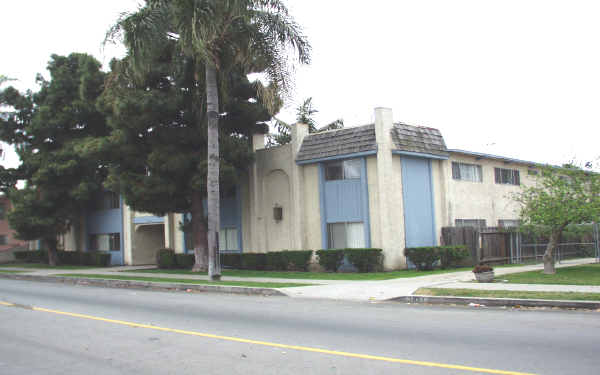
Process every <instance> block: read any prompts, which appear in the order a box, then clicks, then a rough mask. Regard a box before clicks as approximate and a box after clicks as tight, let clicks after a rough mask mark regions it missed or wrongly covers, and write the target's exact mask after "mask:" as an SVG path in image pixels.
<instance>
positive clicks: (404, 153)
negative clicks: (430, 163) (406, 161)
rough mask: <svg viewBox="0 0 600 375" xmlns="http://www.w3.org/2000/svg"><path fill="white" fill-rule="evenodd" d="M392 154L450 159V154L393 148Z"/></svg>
mask: <svg viewBox="0 0 600 375" xmlns="http://www.w3.org/2000/svg"><path fill="white" fill-rule="evenodd" d="M392 155H404V156H414V157H417V158H427V159H438V160H448V156H442V155H433V154H425V153H420V152H410V151H402V150H392Z"/></svg>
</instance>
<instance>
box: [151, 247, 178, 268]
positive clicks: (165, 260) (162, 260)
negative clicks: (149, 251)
mask: <svg viewBox="0 0 600 375" xmlns="http://www.w3.org/2000/svg"><path fill="white" fill-rule="evenodd" d="M156 264H157V265H158V268H162V269H170V268H177V259H176V258H175V250H173V249H158V251H157V252H156Z"/></svg>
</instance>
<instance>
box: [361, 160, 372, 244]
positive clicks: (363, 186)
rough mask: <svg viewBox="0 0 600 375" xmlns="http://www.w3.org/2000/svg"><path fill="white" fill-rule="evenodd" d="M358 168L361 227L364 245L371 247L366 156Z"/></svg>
mask: <svg viewBox="0 0 600 375" xmlns="http://www.w3.org/2000/svg"><path fill="white" fill-rule="evenodd" d="M360 165H361V170H360V185H361V186H360V188H361V193H362V196H363V202H362V203H363V207H362V212H363V227H364V231H365V246H366V247H371V224H370V212H369V185H368V183H367V158H362V163H361V164H360Z"/></svg>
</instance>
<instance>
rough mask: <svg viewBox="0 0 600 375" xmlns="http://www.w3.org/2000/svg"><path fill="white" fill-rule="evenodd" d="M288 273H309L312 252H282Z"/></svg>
mask: <svg viewBox="0 0 600 375" xmlns="http://www.w3.org/2000/svg"><path fill="white" fill-rule="evenodd" d="M282 253H283V256H284V258H285V262H286V269H287V270H288V271H307V270H308V264H309V263H310V258H311V257H312V254H313V251H312V250H288V251H282Z"/></svg>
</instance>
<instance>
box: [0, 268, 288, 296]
mask: <svg viewBox="0 0 600 375" xmlns="http://www.w3.org/2000/svg"><path fill="white" fill-rule="evenodd" d="M0 279H10V280H26V281H41V282H50V283H63V284H70V285H85V286H99V287H104V288H127V289H150V290H160V291H188V290H191V291H194V292H205V293H227V294H243V295H249V296H250V295H252V296H257V295H258V296H286V297H287V295H286V294H285V293H283V292H280V291H279V290H277V289H271V288H253V287H245V286H227V285H203V284H186V283H162V282H152V281H135V280H112V279H95V278H85V277H67V276H39V275H21V274H2V273H0Z"/></svg>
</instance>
